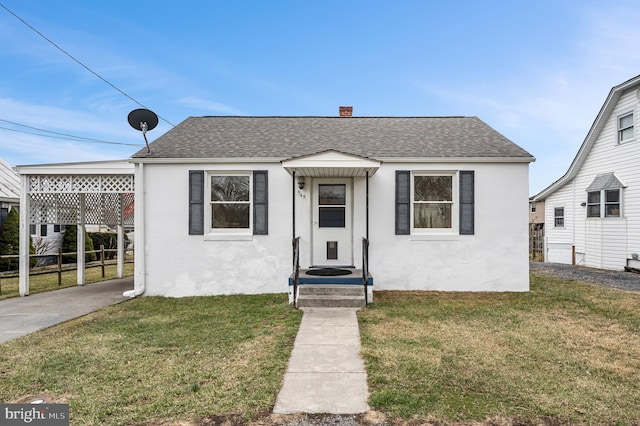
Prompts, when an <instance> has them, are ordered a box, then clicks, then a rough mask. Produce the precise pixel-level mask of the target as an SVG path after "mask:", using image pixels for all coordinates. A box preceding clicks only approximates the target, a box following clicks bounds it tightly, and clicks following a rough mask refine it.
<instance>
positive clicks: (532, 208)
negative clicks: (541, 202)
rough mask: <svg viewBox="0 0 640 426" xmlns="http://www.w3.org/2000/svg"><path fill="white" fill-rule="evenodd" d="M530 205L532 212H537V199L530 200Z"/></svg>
mask: <svg viewBox="0 0 640 426" xmlns="http://www.w3.org/2000/svg"><path fill="white" fill-rule="evenodd" d="M529 207H530V209H529V211H530V212H531V213H535V212H536V202H535V201H532V202H530V203H529Z"/></svg>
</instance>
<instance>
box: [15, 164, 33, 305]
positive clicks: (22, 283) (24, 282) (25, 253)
mask: <svg viewBox="0 0 640 426" xmlns="http://www.w3.org/2000/svg"><path fill="white" fill-rule="evenodd" d="M28 182H29V177H28V176H27V175H21V176H20V183H21V185H22V190H21V191H20V237H19V238H20V244H19V247H18V248H19V252H18V254H19V261H18V268H19V269H20V272H19V273H20V276H19V279H18V280H19V281H18V289H19V291H20V296H28V295H29V263H30V262H29V260H30V259H29V254H30V253H29V248H30V244H29V240H30V238H29V237H30V235H29V216H30V212H29V210H30V209H31V206H30V205H29V191H28V189H29V188H28Z"/></svg>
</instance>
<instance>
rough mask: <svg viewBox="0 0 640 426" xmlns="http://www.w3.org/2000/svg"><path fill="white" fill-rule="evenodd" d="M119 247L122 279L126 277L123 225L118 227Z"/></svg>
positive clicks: (120, 275) (119, 275)
mask: <svg viewBox="0 0 640 426" xmlns="http://www.w3.org/2000/svg"><path fill="white" fill-rule="evenodd" d="M121 198H122V197H121ZM120 205H122V203H120ZM117 247H118V253H117V255H118V256H117V262H118V278H122V277H123V276H124V227H123V226H122V225H118V245H117Z"/></svg>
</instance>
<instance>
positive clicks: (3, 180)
mask: <svg viewBox="0 0 640 426" xmlns="http://www.w3.org/2000/svg"><path fill="white" fill-rule="evenodd" d="M19 207H20V177H19V176H18V174H17V173H16V172H15V170H13V168H12V167H11V166H10V165H9V164H8V163H7V162H6V161H4V160H3V159H2V158H0V230H2V229H3V227H4V221H5V219H6V218H7V215H8V214H9V210H11V209H12V208H19Z"/></svg>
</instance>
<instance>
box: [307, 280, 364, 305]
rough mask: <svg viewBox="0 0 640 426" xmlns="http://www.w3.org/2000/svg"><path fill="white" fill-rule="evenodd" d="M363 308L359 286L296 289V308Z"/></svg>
mask: <svg viewBox="0 0 640 426" xmlns="http://www.w3.org/2000/svg"><path fill="white" fill-rule="evenodd" d="M363 306H365V300H364V287H363V286H361V285H340V284H302V285H300V286H299V287H298V307H299V308H305V307H309V308H311V307H313V308H359V307H363Z"/></svg>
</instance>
